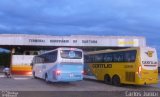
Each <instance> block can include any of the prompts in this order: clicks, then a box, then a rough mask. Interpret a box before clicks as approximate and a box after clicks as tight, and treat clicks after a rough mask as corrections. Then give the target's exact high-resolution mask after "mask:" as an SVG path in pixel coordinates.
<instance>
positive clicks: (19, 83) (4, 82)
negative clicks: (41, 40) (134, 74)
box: [0, 76, 160, 91]
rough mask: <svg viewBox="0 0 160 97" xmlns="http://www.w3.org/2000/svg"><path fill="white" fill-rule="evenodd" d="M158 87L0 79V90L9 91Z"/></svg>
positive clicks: (25, 78)
mask: <svg viewBox="0 0 160 97" xmlns="http://www.w3.org/2000/svg"><path fill="white" fill-rule="evenodd" d="M159 86H160V85H159V84H158V85H157V84H156V85H144V86H135V85H123V86H121V87H117V86H113V85H106V84H104V83H103V82H99V81H93V80H83V81H79V82H70V83H62V82H61V83H59V82H57V83H50V84H48V83H46V82H45V81H43V80H41V79H34V78H32V77H22V76H15V77H13V78H11V79H10V78H4V77H0V90H10V91H126V90H142V91H143V90H149V91H154V90H156V91H160V87H159Z"/></svg>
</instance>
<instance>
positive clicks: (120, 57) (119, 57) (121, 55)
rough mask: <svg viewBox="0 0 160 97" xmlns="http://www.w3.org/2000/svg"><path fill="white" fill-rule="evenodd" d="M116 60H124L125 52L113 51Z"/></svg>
mask: <svg viewBox="0 0 160 97" xmlns="http://www.w3.org/2000/svg"><path fill="white" fill-rule="evenodd" d="M113 59H114V60H113V61H114V62H124V52H115V53H113Z"/></svg>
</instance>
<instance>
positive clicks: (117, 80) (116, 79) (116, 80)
mask: <svg viewBox="0 0 160 97" xmlns="http://www.w3.org/2000/svg"><path fill="white" fill-rule="evenodd" d="M112 84H113V85H115V86H120V85H121V82H120V78H119V76H118V75H114V76H113V78H112Z"/></svg>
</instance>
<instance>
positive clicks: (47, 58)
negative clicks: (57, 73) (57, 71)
mask: <svg viewBox="0 0 160 97" xmlns="http://www.w3.org/2000/svg"><path fill="white" fill-rule="evenodd" d="M56 60H57V51H55V52H50V53H47V54H44V63H51V62H55V61H56Z"/></svg>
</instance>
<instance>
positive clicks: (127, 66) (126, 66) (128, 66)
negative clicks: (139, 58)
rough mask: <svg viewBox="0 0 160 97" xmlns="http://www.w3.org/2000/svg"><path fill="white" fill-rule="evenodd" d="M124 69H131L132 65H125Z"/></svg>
mask: <svg viewBox="0 0 160 97" xmlns="http://www.w3.org/2000/svg"><path fill="white" fill-rule="evenodd" d="M124 68H133V65H125V66H124Z"/></svg>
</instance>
